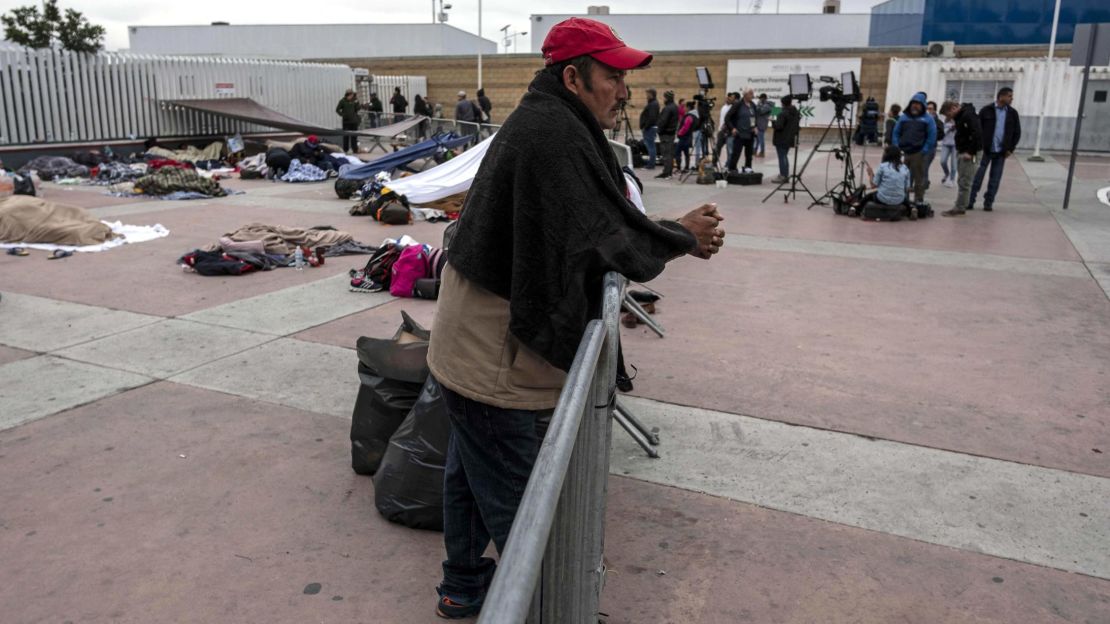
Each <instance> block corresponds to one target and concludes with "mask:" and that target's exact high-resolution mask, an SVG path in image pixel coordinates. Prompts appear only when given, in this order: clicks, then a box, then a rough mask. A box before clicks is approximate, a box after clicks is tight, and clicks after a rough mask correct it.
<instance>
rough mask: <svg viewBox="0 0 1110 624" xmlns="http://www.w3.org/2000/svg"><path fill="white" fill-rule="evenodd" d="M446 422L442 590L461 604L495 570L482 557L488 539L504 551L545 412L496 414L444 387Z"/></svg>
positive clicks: (481, 592) (475, 596) (476, 595)
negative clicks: (448, 421) (448, 431)
mask: <svg viewBox="0 0 1110 624" xmlns="http://www.w3.org/2000/svg"><path fill="white" fill-rule="evenodd" d="M443 400H444V403H446V405H447V415H448V417H449V418H450V419H451V439H450V441H449V442H448V444H447V465H446V467H445V468H444V473H443V543H444V546H446V549H447V559H446V560H445V561H444V562H443V583H442V584H441V585H440V591H441V592H442V593H443V594H444V595H445V596H448V597H449V598H452V599H454V600H457V601H460V602H475V601H478V600H481V599H482V598H484V597H485V594H486V591H487V590H488V589H489V585H490V582H491V581H492V580H493V573H494V570H495V569H496V567H497V565H496V564H495V563H494V561H493V559H491V558H489V557H483V556H482V555H483V553H485V550H486V547H487V546H489V543H490V540H492V541H493V544H494V546H496V548H497V552H498V553H500V552H502V551H503V550H504V548H505V541H506V540H507V539H508V538H509V529H510V528H512V525H513V518H514V517H515V516H516V510H517V507H519V506H520V499H521V498H522V497H523V496H524V488H525V486H526V485H527V484H528V477H529V476H530V475H531V474H532V465H533V464H534V463H535V462H536V456H537V455H538V454H539V452H540V443H541V442H542V441H543V436H544V434H545V433H546V432H547V424H548V422H549V421H550V417H551V410H546V411H528V410H511V409H501V408H497V407H493V406H491V405H486V404H484V403H479V402H478V401H473V400H471V399H468V398H466V397H463V396H461V395H459V394H456V393H454V392H452V391H450V390H448V389H447V388H443Z"/></svg>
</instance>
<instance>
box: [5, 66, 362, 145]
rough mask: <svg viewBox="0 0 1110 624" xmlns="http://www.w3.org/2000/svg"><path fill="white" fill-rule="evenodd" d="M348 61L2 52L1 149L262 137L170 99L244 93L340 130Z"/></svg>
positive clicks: (348, 82) (348, 80)
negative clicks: (183, 138) (338, 112)
mask: <svg viewBox="0 0 1110 624" xmlns="http://www.w3.org/2000/svg"><path fill="white" fill-rule="evenodd" d="M353 84H354V76H353V74H352V73H351V69H350V68H349V67H347V66H346V65H329V64H323V63H296V62H290V61H265V60H256V59H230V58H200V57H169V56H151V55H145V54H121V53H112V52H100V53H97V54H80V53H76V52H68V51H63V50H32V49H29V48H21V47H16V46H2V47H0V145H3V144H14V145H31V144H40V143H63V142H65V143H68V142H106V141H114V140H123V139H136V138H143V137H160V136H162V137H166V136H195V135H220V134H223V135H228V134H235V133H236V132H262V131H269V130H270V129H269V128H262V127H259V126H252V125H250V124H245V123H242V122H238V121H232V120H228V119H224V118H220V117H216V116H214V115H207V114H205V113H199V112H195V111H188V110H184V109H180V108H177V107H172V106H167V105H163V104H161V102H162V100H167V99H192V98H197V99H200V98H216V97H249V98H252V99H254V100H255V101H257V102H259V103H261V104H263V105H265V106H269V107H271V108H274V109H276V110H279V111H281V112H283V113H285V114H287V115H289V116H291V117H295V118H298V119H301V120H304V121H307V122H309V123H313V124H318V125H322V126H325V127H334V126H337V125H339V124H338V122H339V118H338V117H337V116H336V114H335V105H336V102H338V101H339V98H340V97H342V95H343V92H344V91H345V90H346V89H348V88H350V87H351V86H352V85H353Z"/></svg>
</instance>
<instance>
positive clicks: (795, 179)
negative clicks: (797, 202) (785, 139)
mask: <svg viewBox="0 0 1110 624" xmlns="http://www.w3.org/2000/svg"><path fill="white" fill-rule="evenodd" d="M799 143H801V136H800V133H799V136H795V137H794V161H793V162H792V163H791V166H793V167H794V169H793V173H791V174H790V175H789V176H788V177H787V178H786V179H785V180H783V181H782V182H779V185H778V186H776V187H775V188H774V190H772V191H771V192H770V193H767V197H764V198H763V202H762V203H764V204H766V203H767V200H768V199H771V197H772V196H774V194H775V193H778V192H779V191H781V190H783V189H785V190H786V192H785V193H783V194H782V201H783V203H787V202H789V201H790V198H791V197H794V198H797V196H798V188H799V187H800V188H801V189H802V190H803V191H805V192H806V195H809V198H810V199H812V200H813V203H817V198H816V197H814V196H813V191H810V190H809V187H808V186H806V183H805V182H802V173H804V172H805V170H806V168H805V167H804V166H803V167H802V170H801V171H798V144H799ZM812 157H813V154H810V158H812ZM808 164H809V160H806V165H808ZM787 186H789V187H790V188H786V187H787ZM810 205H811V206H812V205H813V204H810Z"/></svg>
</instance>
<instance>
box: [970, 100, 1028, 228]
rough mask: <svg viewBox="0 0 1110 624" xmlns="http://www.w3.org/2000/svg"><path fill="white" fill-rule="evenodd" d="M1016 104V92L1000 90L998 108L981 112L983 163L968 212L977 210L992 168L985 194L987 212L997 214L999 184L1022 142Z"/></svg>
mask: <svg viewBox="0 0 1110 624" xmlns="http://www.w3.org/2000/svg"><path fill="white" fill-rule="evenodd" d="M1013 101H1014V90H1013V89H1011V88H1010V87H1002V88H1001V89H999V90H998V97H997V98H996V99H995V101H994V104H987V105H986V106H984V107H983V108H982V110H980V111H979V122H980V124H981V125H982V126H983V159H982V160H980V161H979V170H978V171H976V172H975V181H974V182H972V184H971V203H970V204H968V206H967V209H968V210H975V196H976V195H978V194H979V188H980V187H981V186H983V176H984V174H986V172H987V167H990V169H991V175H990V179H989V180H988V181H987V192H986V193H984V194H983V210H986V211H987V212H990V211H991V210H994V197H995V195H997V194H998V184H999V182H1001V181H1002V170H1003V168H1004V167H1005V166H1006V159H1007V158H1009V157H1010V154H1013V153H1014V150H1015V149H1017V145H1018V142H1020V141H1021V118H1019V117H1018V112H1017V111H1016V110H1014V108H1013V107H1012V106H1010V103H1011V102H1013Z"/></svg>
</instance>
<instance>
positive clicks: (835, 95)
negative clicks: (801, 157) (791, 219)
mask: <svg viewBox="0 0 1110 624" xmlns="http://www.w3.org/2000/svg"><path fill="white" fill-rule="evenodd" d="M818 80H819V81H820V82H822V83H825V84H824V86H822V87H821V88H820V89H818V90H817V94H818V97H819V98H820V100H821V101H822V102H832V103H833V106H834V107H835V109H836V113H835V114H834V115H833V118H832V120H831V121H830V122H829V125H828V126H827V127H826V128H825V131H824V132H823V133H822V134H821V137H820V138H819V139H818V140H817V144H816V145H814V146H813V151H811V152H810V153H809V156H808V157H807V158H806V161H805V164H804V165H802V168H801V171H800V172H797V173H795V174H794V175H793V176H791V177H790V182H791V188H790V190H789V191H788V192H787V196H789V195H790V194H792V193H793V192H794V188H795V186H794V185H795V183H797V184H798V185H800V186H802V187H803V188H805V186H804V185H802V184H800V178H801V176H802V174H804V173H805V170H806V169H807V168H808V167H809V163H810V162H811V161H812V160H813V156H814V155H815V154H817V153H820V152H824V153H827V154H831V155H832V156H833V157H834V158H836V159H837V160H839V161H842V162H843V163H844V173H843V175H842V176H841V180H840V181H839V182H838V183H837V184H835V185H834V186H833V187H832V188H829V189H828V190H827V191H826V192H825V194H824V195H822V196H820V197H815V198H813V203H812V204H810V205H809V208H813V207H814V206H822V205H825V201H824V200H826V199H831V200H832V202H833V205H834V208H837V210H838V211H839V208H838V206H839V205H840V204H842V203H843V202H844V198H845V197H848V196H851V195H853V194H855V193H857V192H858V191H859V188H860V187H859V186H858V185H857V183H856V176H855V172H854V167H853V165H852V147H851V136H852V119H851V118H850V117H848V118H846V117H845V115H844V113H845V112H846V111H847V109H848V107H849V106H851V105H852V104H854V103H856V102H859V101H861V100H862V99H863V98H862V96H861V95H860V90H859V82H858V81H857V80H856V72H854V71H846V72H843V73H842V74H840V79H839V80H837V79H836V78H833V77H832V76H820V77H819V78H818ZM787 84H788V86H789V88H790V96H791V97H792V98H794V99H795V100H798V101H805V100H808V99H810V97H811V96H812V94H813V80H812V79H811V78H810V76H809V74H790V77H789V78H788V81H787ZM834 128H835V130H836V133H835V135H834V136H833V141H832V145H830V146H826V142H827V141H829V134H830V132H832V131H833V129H834ZM795 153H797V152H795ZM796 160H797V158H796V157H795V161H796ZM779 186H780V187H781V186H783V185H782V184H780V185H779ZM776 190H777V189H776ZM805 190H806V192H809V189H808V188H806V189H805ZM772 194H773V192H772ZM767 197H768V198H770V195H768V196H767ZM810 197H813V194H812V193H810ZM764 201H767V200H766V199H764Z"/></svg>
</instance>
